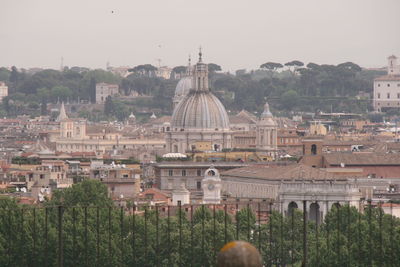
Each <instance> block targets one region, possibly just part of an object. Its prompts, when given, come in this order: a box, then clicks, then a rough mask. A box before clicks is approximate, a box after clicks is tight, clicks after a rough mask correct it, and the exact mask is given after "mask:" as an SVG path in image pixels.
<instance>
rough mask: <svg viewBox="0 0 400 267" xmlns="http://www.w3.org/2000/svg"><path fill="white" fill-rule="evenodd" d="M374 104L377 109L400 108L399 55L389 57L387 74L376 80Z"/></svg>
mask: <svg viewBox="0 0 400 267" xmlns="http://www.w3.org/2000/svg"><path fill="white" fill-rule="evenodd" d="M373 106H374V109H375V111H382V110H383V109H388V108H400V65H399V64H398V63H397V57H396V56H394V55H392V56H390V57H388V66H387V75H384V76H381V77H378V78H376V79H375V80H374V97H373Z"/></svg>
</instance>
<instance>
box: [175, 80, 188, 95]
mask: <svg viewBox="0 0 400 267" xmlns="http://www.w3.org/2000/svg"><path fill="white" fill-rule="evenodd" d="M190 89H192V77H190V76H187V77H183V78H182V79H180V80H179V82H178V84H177V85H176V88H175V97H182V98H183V97H184V96H186V95H187V94H188V93H189V91H190Z"/></svg>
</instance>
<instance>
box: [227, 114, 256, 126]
mask: <svg viewBox="0 0 400 267" xmlns="http://www.w3.org/2000/svg"><path fill="white" fill-rule="evenodd" d="M229 123H231V124H238V123H245V124H254V121H253V120H251V119H250V118H246V117H244V116H238V115H234V116H229Z"/></svg>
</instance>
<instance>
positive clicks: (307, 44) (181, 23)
mask: <svg viewBox="0 0 400 267" xmlns="http://www.w3.org/2000/svg"><path fill="white" fill-rule="evenodd" d="M399 10H400V1H398V0H384V1H373V0H367V1H365V0H352V1H346V0H340V1H319V0H305V1H253V0H252V1H227V0H223V1H211V0H205V1H183V0H170V1H154V0H152V1H121V0H118V1H104V0H100V1H99V0H97V1H94V0H91V1H77V0H73V1H52V0H39V1H28V0H23V1H14V0H2V1H1V3H0V40H1V44H2V45H1V47H2V49H1V51H0V65H2V66H8V67H9V66H12V65H15V66H17V67H24V68H29V67H42V68H56V69H58V68H59V66H60V61H61V57H63V58H64V65H65V66H70V67H71V66H85V67H90V68H105V65H106V62H110V64H111V65H113V66H120V65H130V66H135V65H138V64H147V63H148V64H153V65H158V62H157V59H161V64H162V65H168V66H177V65H184V64H185V62H186V59H187V56H188V54H192V56H193V55H195V54H197V48H198V47H199V46H200V45H201V46H202V47H203V50H204V54H205V57H206V58H207V61H208V62H215V63H218V64H219V65H221V66H222V68H223V70H236V69H242V68H247V69H256V68H258V67H259V66H260V64H262V63H264V62H266V61H275V62H282V63H285V62H288V61H290V60H294V59H298V60H301V61H303V62H316V63H319V64H322V63H326V64H338V63H342V62H345V61H352V62H355V63H357V64H359V65H360V66H363V67H382V66H384V65H385V64H386V60H385V59H386V57H387V56H388V55H391V54H397V55H399V54H400V35H399V34H398V32H399V31H398V29H396V27H398V25H400V17H399V16H398V12H399Z"/></svg>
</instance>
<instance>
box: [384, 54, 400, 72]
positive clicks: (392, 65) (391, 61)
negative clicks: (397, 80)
mask: <svg viewBox="0 0 400 267" xmlns="http://www.w3.org/2000/svg"><path fill="white" fill-rule="evenodd" d="M387 71H388V75H398V74H400V70H399V66H398V65H397V57H396V56H395V55H391V56H390V57H388V70H387Z"/></svg>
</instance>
